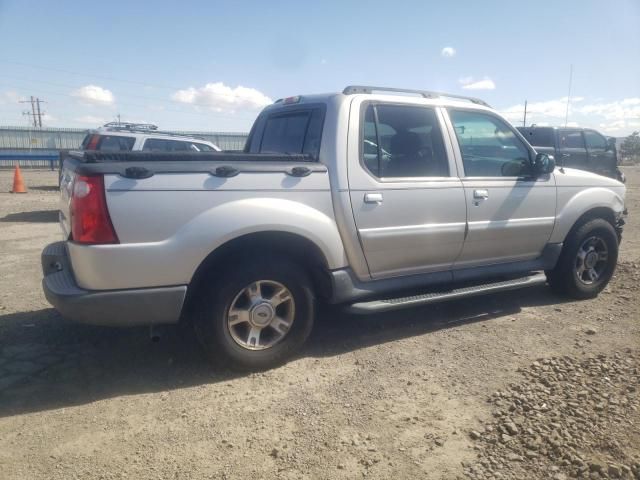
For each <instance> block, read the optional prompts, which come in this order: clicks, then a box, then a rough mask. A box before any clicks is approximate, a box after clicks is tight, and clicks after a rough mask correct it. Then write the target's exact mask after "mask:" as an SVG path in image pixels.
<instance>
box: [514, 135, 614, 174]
mask: <svg viewBox="0 0 640 480" xmlns="http://www.w3.org/2000/svg"><path fill="white" fill-rule="evenodd" d="M518 130H519V131H520V133H522V135H523V136H524V137H525V138H526V139H527V141H528V142H529V143H530V144H531V145H532V146H533V148H535V150H536V151H537V152H542V153H546V154H548V155H553V156H554V158H555V161H556V164H557V165H559V166H563V167H571V168H579V169H580V170H587V171H589V172H594V173H597V174H599V175H604V176H606V177H611V178H615V179H617V180H620V181H621V182H624V181H625V178H624V174H623V173H622V172H621V171H620V169H619V168H618V156H617V153H616V139H615V138H613V137H609V138H606V137H605V136H604V135H602V134H600V133H598V132H597V131H595V130H592V129H590V128H561V127H538V126H535V125H532V126H530V127H518Z"/></svg>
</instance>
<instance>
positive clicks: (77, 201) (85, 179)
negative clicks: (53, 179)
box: [71, 175, 119, 244]
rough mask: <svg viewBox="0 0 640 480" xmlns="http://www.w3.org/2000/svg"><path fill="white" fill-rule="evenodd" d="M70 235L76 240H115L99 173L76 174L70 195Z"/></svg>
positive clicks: (90, 242)
mask: <svg viewBox="0 0 640 480" xmlns="http://www.w3.org/2000/svg"><path fill="white" fill-rule="evenodd" d="M71 236H72V237H73V240H74V241H75V242H78V243H88V244H96V243H118V242H119V241H118V236H117V235H116V231H115V230H114V228H113V224H112V223H111V218H110V217H109V210H108V209H107V198H106V196H105V192H104V177H103V176H102V175H91V176H84V175H78V176H76V178H75V181H74V183H73V193H72V195H71Z"/></svg>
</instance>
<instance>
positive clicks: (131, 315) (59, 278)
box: [41, 242, 187, 326]
mask: <svg viewBox="0 0 640 480" xmlns="http://www.w3.org/2000/svg"><path fill="white" fill-rule="evenodd" d="M41 261H42V273H43V274H44V278H43V279H42V288H43V290H44V295H45V297H46V298H47V300H48V301H49V303H51V305H53V306H54V307H55V308H56V310H58V311H59V312H60V313H61V314H62V315H63V316H64V317H66V318H69V319H70V320H73V321H76V322H80V323H87V324H92V325H105V326H137V325H156V324H163V323H177V322H178V321H179V319H180V314H181V312H182V306H183V304H184V298H185V295H186V293H187V287H186V286H185V285H179V286H174V287H156V288H137V289H127V290H84V289H82V288H80V287H78V285H77V283H76V281H75V278H74V276H73V270H72V268H71V263H70V262H69V258H68V255H67V248H66V244H65V242H56V243H52V244H50V245H47V247H45V249H44V250H43V251H42V259H41Z"/></svg>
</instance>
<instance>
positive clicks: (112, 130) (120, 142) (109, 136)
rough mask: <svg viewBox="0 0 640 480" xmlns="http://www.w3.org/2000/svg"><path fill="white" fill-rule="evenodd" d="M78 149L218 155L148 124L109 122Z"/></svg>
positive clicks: (192, 139) (203, 142) (204, 145)
mask: <svg viewBox="0 0 640 480" xmlns="http://www.w3.org/2000/svg"><path fill="white" fill-rule="evenodd" d="M80 148H81V149H82V150H97V151H100V152H137V151H141V152H219V151H220V149H219V148H218V146H217V145H214V144H213V143H211V142H208V141H206V140H204V139H201V138H196V137H191V136H188V135H178V134H175V133H171V132H163V131H160V130H158V127H157V126H156V125H153V124H149V123H121V122H111V123H107V124H106V125H104V126H103V127H100V128H98V129H96V130H91V131H89V132H88V133H87V135H86V136H85V137H84V140H83V141H82V145H81V147H80Z"/></svg>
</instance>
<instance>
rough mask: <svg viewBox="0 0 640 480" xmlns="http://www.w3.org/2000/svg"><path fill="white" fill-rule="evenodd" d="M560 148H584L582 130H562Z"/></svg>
mask: <svg viewBox="0 0 640 480" xmlns="http://www.w3.org/2000/svg"><path fill="white" fill-rule="evenodd" d="M560 148H581V149H584V148H585V146H584V138H583V137H582V132H581V131H580V130H576V131H567V130H565V131H562V132H561V133H560Z"/></svg>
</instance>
